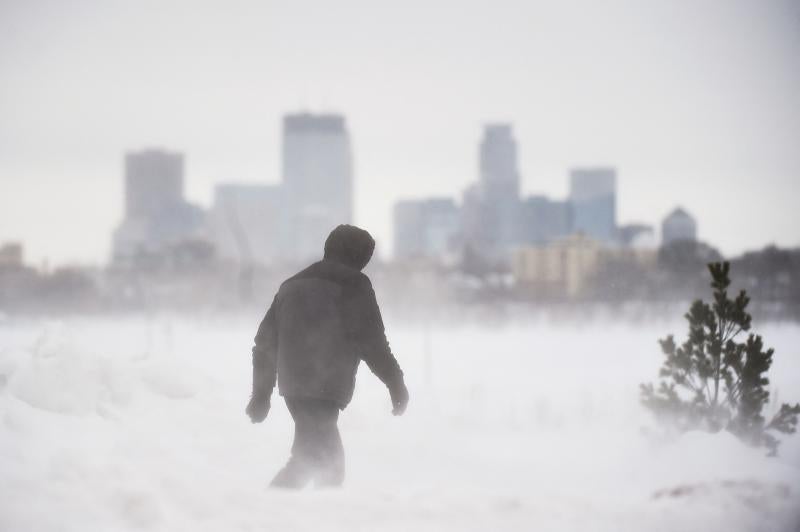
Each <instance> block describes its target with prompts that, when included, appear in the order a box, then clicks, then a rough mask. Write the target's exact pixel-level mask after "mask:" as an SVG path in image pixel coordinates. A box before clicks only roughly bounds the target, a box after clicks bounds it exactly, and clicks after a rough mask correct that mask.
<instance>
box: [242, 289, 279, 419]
mask: <svg viewBox="0 0 800 532" xmlns="http://www.w3.org/2000/svg"><path fill="white" fill-rule="evenodd" d="M277 299H278V298H277V296H275V299H274V300H273V301H272V305H270V307H269V310H268V311H267V314H266V316H264V319H263V320H261V325H259V326H258V332H257V333H256V337H255V345H253V393H252V396H251V397H250V403H249V404H248V405H247V410H246V412H247V415H248V416H250V420H251V421H252V422H253V423H260V422H261V421H264V419H265V418H266V417H267V413H268V412H269V407H270V396H271V395H272V390H273V388H274V387H275V380H276V378H277V374H278V364H277V362H278V328H277V323H276V316H275V314H276V306H277Z"/></svg>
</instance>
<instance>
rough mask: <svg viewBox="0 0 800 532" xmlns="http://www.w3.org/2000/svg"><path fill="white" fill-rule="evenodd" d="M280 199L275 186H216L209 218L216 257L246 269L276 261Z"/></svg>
mask: <svg viewBox="0 0 800 532" xmlns="http://www.w3.org/2000/svg"><path fill="white" fill-rule="evenodd" d="M283 196H284V195H283V188H282V187H281V186H279V185H258V184H246V185H245V184H241V185H240V184H223V185H218V186H217V187H216V188H215V189H214V203H213V205H212V207H211V212H210V215H209V218H210V225H211V229H212V234H213V240H214V244H215V247H216V250H217V255H218V256H219V257H220V258H223V259H228V260H233V261H236V262H239V263H241V264H244V265H248V266H249V265H252V264H254V263H257V264H272V263H275V262H277V261H279V260H280V258H281V254H282V252H283V247H284V245H285V241H284V238H285V233H286V227H285V218H286V217H285V209H284V201H283V200H284V197H283Z"/></svg>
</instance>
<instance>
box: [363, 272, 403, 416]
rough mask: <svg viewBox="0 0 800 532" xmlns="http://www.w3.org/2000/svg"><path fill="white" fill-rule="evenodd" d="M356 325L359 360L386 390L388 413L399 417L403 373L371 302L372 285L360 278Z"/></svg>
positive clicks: (373, 303)
mask: <svg viewBox="0 0 800 532" xmlns="http://www.w3.org/2000/svg"><path fill="white" fill-rule="evenodd" d="M356 301H357V302H356V309H357V316H358V318H357V321H356V324H355V326H356V338H357V341H358V344H359V345H360V355H361V359H362V360H363V361H364V362H365V363H366V364H367V366H368V367H369V369H370V371H372V373H374V374H375V376H377V377H378V378H379V379H380V380H381V381H382V382H383V383H384V384H385V385H386V387H387V388H389V395H390V396H391V399H392V406H393V410H392V412H393V413H394V414H395V415H401V414H402V413H403V412H404V411H405V409H406V405H407V404H408V389H407V388H406V385H405V381H404V379H403V370H401V369H400V364H398V363H397V359H396V358H395V356H394V355H393V354H392V350H391V348H390V347H389V341H388V340H387V339H386V331H385V328H384V325H383V318H382V317H381V311H380V308H379V307H378V301H377V299H376V298H375V291H374V290H373V289H372V283H370V282H369V279H368V278H367V277H366V276H364V277H363V279H362V281H361V282H360V285H359V287H358V295H357V299H356Z"/></svg>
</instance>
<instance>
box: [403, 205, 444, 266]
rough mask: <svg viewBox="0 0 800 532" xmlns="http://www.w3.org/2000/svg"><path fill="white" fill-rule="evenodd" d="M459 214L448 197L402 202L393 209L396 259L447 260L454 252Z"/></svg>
mask: <svg viewBox="0 0 800 532" xmlns="http://www.w3.org/2000/svg"><path fill="white" fill-rule="evenodd" d="M459 232H460V212H459V209H458V207H457V206H456V204H455V202H454V201H453V200H452V199H450V198H428V199H423V200H403V201H399V202H397V203H396V204H395V206H394V256H395V258H396V259H409V258H432V259H439V260H441V259H446V258H448V257H449V256H451V255H452V254H453V253H454V252H455V250H456V244H457V239H458V235H459Z"/></svg>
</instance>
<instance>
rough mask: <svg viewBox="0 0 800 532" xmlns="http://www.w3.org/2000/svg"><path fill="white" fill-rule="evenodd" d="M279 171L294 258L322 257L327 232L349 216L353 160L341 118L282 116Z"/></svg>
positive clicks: (307, 115) (350, 217) (312, 115)
mask: <svg viewBox="0 0 800 532" xmlns="http://www.w3.org/2000/svg"><path fill="white" fill-rule="evenodd" d="M282 174H283V186H284V191H285V196H284V201H285V206H286V209H287V211H286V212H287V224H288V226H289V227H290V230H291V238H289V239H288V247H287V254H288V257H289V258H291V259H293V260H309V259H312V258H317V257H321V256H322V249H323V244H324V242H325V238H327V236H328V233H329V232H330V231H331V230H332V229H333V228H334V227H336V226H337V225H339V224H346V223H350V222H351V221H352V219H353V163H352V155H351V146H350V135H349V134H348V132H347V127H346V124H345V119H344V117H342V116H340V115H333V114H309V113H298V114H289V115H286V116H285V117H284V118H283V151H282Z"/></svg>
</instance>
